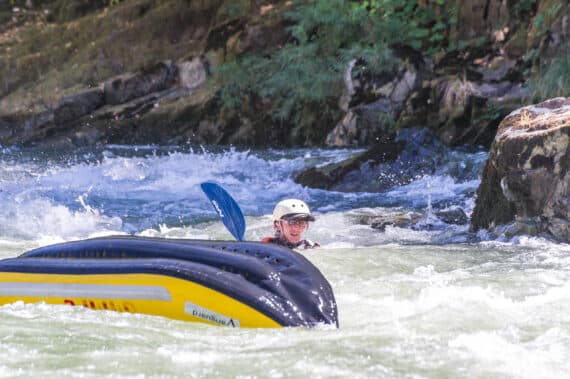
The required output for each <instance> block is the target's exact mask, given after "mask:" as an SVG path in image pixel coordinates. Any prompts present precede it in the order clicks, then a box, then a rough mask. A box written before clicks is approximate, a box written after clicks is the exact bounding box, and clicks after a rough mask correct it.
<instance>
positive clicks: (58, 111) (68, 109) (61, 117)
mask: <svg viewBox="0 0 570 379" xmlns="http://www.w3.org/2000/svg"><path fill="white" fill-rule="evenodd" d="M104 102H105V96H104V93H103V89H102V88H93V89H90V90H87V91H85V92H80V93H78V94H75V95H71V96H66V97H64V98H62V99H61V100H60V101H59V104H58V105H57V107H56V108H55V109H54V111H53V113H54V114H53V117H54V122H55V123H56V124H58V125H60V124H65V123H66V122H69V121H72V120H75V119H78V118H80V117H82V116H85V115H86V114H89V113H91V112H93V111H94V110H96V109H98V108H100V107H102V106H103V104H104Z"/></svg>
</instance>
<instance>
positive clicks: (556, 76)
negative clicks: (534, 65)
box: [530, 49, 570, 101]
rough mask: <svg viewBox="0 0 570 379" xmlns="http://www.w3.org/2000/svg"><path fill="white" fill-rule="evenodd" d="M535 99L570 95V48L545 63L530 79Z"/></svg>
mask: <svg viewBox="0 0 570 379" xmlns="http://www.w3.org/2000/svg"><path fill="white" fill-rule="evenodd" d="M530 89H531V91H532V97H533V101H543V100H546V99H550V98H553V97H558V96H564V97H567V96H570V49H566V50H565V51H564V52H563V53H561V54H560V55H559V56H558V57H557V58H556V59H554V61H552V63H550V64H548V65H544V66H543V67H542V68H541V69H540V71H539V72H538V74H537V75H536V76H535V77H534V78H533V79H532V80H531V81H530Z"/></svg>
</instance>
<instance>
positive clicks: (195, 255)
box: [0, 236, 338, 327]
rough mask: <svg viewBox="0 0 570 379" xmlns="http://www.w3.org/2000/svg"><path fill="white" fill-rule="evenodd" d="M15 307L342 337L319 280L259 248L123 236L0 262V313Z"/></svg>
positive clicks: (292, 259) (304, 263)
mask: <svg viewBox="0 0 570 379" xmlns="http://www.w3.org/2000/svg"><path fill="white" fill-rule="evenodd" d="M19 300H20V301H24V302H26V303H33V302H40V301H43V302H46V303H48V304H69V305H77V306H85V307H88V308H91V309H102V310H113V311H119V312H134V313H143V314H149V315H159V316H165V317H169V318H173V319H178V320H185V321H194V322H204V323H208V324H214V325H226V326H233V327H283V326H308V327H311V326H315V325H318V324H332V325H336V326H337V327H338V317H337V307H336V302H335V298H334V294H333V291H332V289H331V286H330V284H329V283H328V282H327V280H326V279H325V278H324V277H323V275H322V274H321V272H320V271H319V270H318V269H317V268H316V267H315V266H313V265H312V264H311V263H310V262H309V261H308V260H307V259H306V258H305V257H303V256H302V255H301V254H299V253H297V252H295V251H292V250H289V249H287V248H284V247H280V246H276V245H271V244H265V243H260V242H238V241H202V240H179V239H159V238H143V237H126V236H119V237H104V238H94V239H88V240H82V241H75V242H67V243H62V244H57V245H51V246H46V247H42V248H38V249H35V250H32V251H29V252H27V253H24V254H22V255H21V256H19V257H16V258H10V259H4V260H1V261H0V305H4V304H9V303H13V302H15V301H19Z"/></svg>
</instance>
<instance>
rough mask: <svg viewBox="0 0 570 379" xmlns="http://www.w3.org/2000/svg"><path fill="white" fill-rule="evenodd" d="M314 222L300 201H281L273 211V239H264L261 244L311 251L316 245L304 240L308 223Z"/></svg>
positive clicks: (309, 212) (307, 208)
mask: <svg viewBox="0 0 570 379" xmlns="http://www.w3.org/2000/svg"><path fill="white" fill-rule="evenodd" d="M312 221H315V217H314V216H313V215H312V214H311V211H310V209H309V206H308V205H307V204H306V203H305V202H304V201H302V200H298V199H286V200H282V201H280V202H279V203H277V205H276V206H275V209H274V210H273V230H274V231H275V235H274V236H273V237H265V238H264V239H262V240H261V241H262V242H265V243H274V244H277V245H281V246H286V247H288V248H290V249H294V248H301V249H313V248H315V247H319V244H318V243H315V242H312V241H310V240H308V239H304V238H303V235H304V234H305V232H306V231H307V229H309V223H310V222H312Z"/></svg>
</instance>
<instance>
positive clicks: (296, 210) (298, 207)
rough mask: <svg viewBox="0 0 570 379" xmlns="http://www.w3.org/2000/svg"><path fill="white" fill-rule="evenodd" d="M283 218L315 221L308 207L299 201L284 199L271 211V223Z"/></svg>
mask: <svg viewBox="0 0 570 379" xmlns="http://www.w3.org/2000/svg"><path fill="white" fill-rule="evenodd" d="M285 216H288V217H291V218H301V219H305V220H308V221H315V217H314V216H313V215H312V214H311V210H310V209H309V206H308V205H307V204H306V203H305V202H304V201H302V200H299V199H286V200H281V201H280V202H278V203H277V205H276V206H275V209H274V210H273V221H278V220H281V219H282V218H283V217H285Z"/></svg>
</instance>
